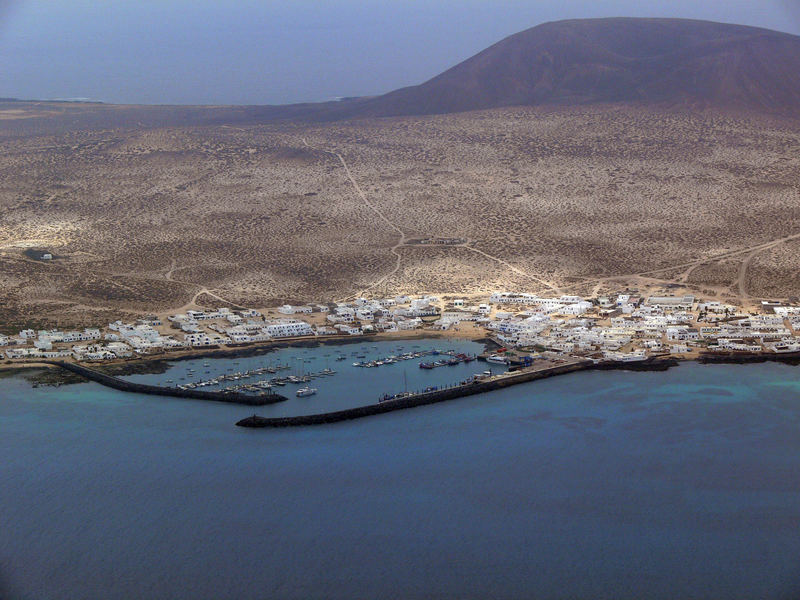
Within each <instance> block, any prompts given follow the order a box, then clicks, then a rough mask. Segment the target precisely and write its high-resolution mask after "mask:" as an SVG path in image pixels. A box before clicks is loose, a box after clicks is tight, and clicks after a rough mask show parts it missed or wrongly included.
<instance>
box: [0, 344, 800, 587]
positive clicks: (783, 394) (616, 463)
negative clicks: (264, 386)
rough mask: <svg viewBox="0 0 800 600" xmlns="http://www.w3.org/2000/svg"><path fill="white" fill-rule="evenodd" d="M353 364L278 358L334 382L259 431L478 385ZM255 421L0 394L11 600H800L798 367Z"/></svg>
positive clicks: (79, 388) (21, 386)
mask: <svg viewBox="0 0 800 600" xmlns="http://www.w3.org/2000/svg"><path fill="white" fill-rule="evenodd" d="M414 344H416V345H421V346H424V347H435V346H438V347H442V349H445V348H444V346H449V347H453V346H454V345H455V346H457V347H458V349H459V350H472V351H474V350H475V349H479V347H478V346H476V345H471V344H469V343H467V342H459V343H457V344H453V343H449V344H448V343H446V342H439V341H437V342H432V341H431V342H426V341H422V342H404V345H405V347H406V349H410V347H411V346H412V345H414ZM398 345H403V344H401V343H399V342H380V343H377V344H370V345H369V346H364V347H363V348H362V349H360V350H358V351H359V352H363V353H365V355H368V356H380V355H388V354H391V353H393V351H394V350H395V348H396V347H397V346H398ZM342 351H346V353H347V356H348V358H350V354H351V352H353V351H357V350H356V346H342V347H340V348H335V349H332V348H330V347H322V348H316V349H304V350H298V349H289V350H285V351H282V352H284V353H286V355H287V356H291V357H293V358H294V360H295V361H297V362H300V361H299V359H298V358H297V357H302V358H303V359H304V360H309V361H310V362H303V363H302V364H303V365H304V366H303V369H306V368H307V369H308V370H319V369H321V368H324V367H325V365H326V362H327V363H329V366H330V368H332V369H335V370H337V371H339V372H338V373H337V375H335V376H333V377H330V378H327V379H323V378H320V379H318V380H315V382H314V383H313V384H312V385H314V386H316V387H318V388H319V390H320V391H319V393H318V394H317V395H316V396H313V397H310V398H294V397H292V399H291V400H290V401H289V402H287V403H285V404H283V405H276V406H272V407H266V408H264V409H258V410H257V412H258V413H259V414H285V413H286V411H289V410H290V409H293V410H297V411H306V412H315V411H317V410H327V409H331V408H334V407H336V408H338V407H342V406H345V405H354V404H358V403H360V402H361V403H363V402H372V401H374V400H375V399H376V398H377V396H378V395H380V394H381V393H384V392H392V391H401V389H402V388H403V386H404V385H408V386H409V387H415V386H416V387H419V386H420V385H423V384H434V382H436V383H446V382H447V381H451V382H452V381H455V380H456V379H458V378H459V377H462V376H463V375H464V374H466V373H470V372H475V371H479V370H481V369H483V368H485V364H483V363H481V364H477V363H472V364H471V365H470V366H466V365H462V366H459V367H442V368H441V369H436V370H434V371H430V372H422V371H421V370H420V369H418V368H417V366H416V363H414V362H412V361H409V363H403V364H398V365H391V366H385V367H379V368H376V369H357V368H349V369H348V368H345V367H346V366H347V365H350V366H352V365H351V363H352V362H353V361H354V360H356V359H355V358H354V359H353V361H350V360H348V361H335V357H336V356H337V355H338V354H339V353H340V352H342ZM326 355H327V356H326ZM282 356H283V355H281V356H279V355H278V354H277V353H273V354H271V355H264V356H261V357H251V358H248V359H226V360H213V361H203V360H200V361H199V365H196V366H195V367H190V366H188V365H190V364H191V363H193V362H197V361H190V362H178V363H175V366H174V368H173V369H170V370H169V371H167V373H164V374H161V375H141V376H137V377H138V378H144V379H147V378H149V379H148V380H150V381H165V380H166V379H167V378H171V379H173V380H175V381H179V379H180V376H181V373H183V374H184V375H183V376H186V375H188V374H189V371H188V369H189V368H194V369H195V373H197V371H198V370H200V372H201V373H203V374H204V376H205V373H204V371H205V370H209V371H213V372H215V373H216V372H227V370H228V369H230V368H235V369H236V370H244V369H245V368H252V367H250V365H251V364H253V365H259V364H260V365H263V364H266V363H265V361H267V363H268V362H269V361H270V360H271V361H275V362H277V361H278V360H279V359H282ZM234 360H235V361H236V362H238V363H239V364H237V365H235V366H234V365H233V362H234ZM206 363H208V365H209V366H208V367H205V366H204V365H205V364H206ZM312 367H313V368H312ZM448 369H451V370H450V371H448ZM403 370H406V371H407V373H406V376H405V377H403V375H402V372H403ZM426 378H427V379H426ZM293 389H295V388H291V387H289V386H287V388H285V389H284V390H283V393H287V394H288V393H291V391H292V390H293ZM292 396H294V395H293V394H292ZM252 412H253V409H248V408H247V407H237V406H231V405H226V404H219V403H206V402H202V401H189V400H182V399H171V398H161V397H154V396H139V395H133V394H126V393H121V392H116V391H113V390H109V389H106V388H103V387H101V386H99V385H97V384H94V383H87V384H81V385H71V386H62V387H60V388H46V387H38V388H33V387H32V386H31V385H30V383H28V381H26V380H25V379H24V378H23V376H22V375H18V376H14V377H11V378H5V379H0V597H2V598H3V599H6V598H10V599H17V598H19V599H44V598H47V599H50V598H53V599H72V598H76V599H77V598H80V599H84V598H97V599H104V600H111V599H129V598H209V599H225V598H231V599H247V598H302V599H310V598H391V599H394V598H420V599H422V598H426V599H427V598H459V599H464V598H500V599H502V598H541V599H550V598H559V599H561V598H563V599H567V598H569V599H574V598H587V599H603V598H608V599H615V600H616V599H626V598H648V599H675V598H680V599H684V598H707V599H710V600H711V599H713V600H719V599H725V598H741V599H755V598H758V599H769V598H779V599H787V600H788V599H791V598H798V597H800V369H798V368H797V367H791V366H784V365H778V364H761V365H746V366H732V365H726V366H703V365H697V364H687V365H683V366H681V367H678V368H675V369H671V370H669V371H667V372H659V373H634V372H587V373H578V374H572V375H567V376H563V377H557V378H553V379H548V380H542V381H537V382H532V383H530V384H526V385H522V386H517V387H514V388H510V389H507V390H502V391H498V392H492V393H489V394H486V395H482V396H472V397H469V398H463V399H460V400H455V401H450V402H446V403H442V404H438V405H433V406H427V407H420V408H415V409H410V410H406V411H399V412H395V413H390V414H386V415H381V416H376V417H371V418H367V419H363V420H359V421H351V422H346V423H339V424H334V425H326V426H317V427H311V428H305V429H286V430H247V429H241V428H237V427H235V426H234V423H235V422H236V421H237V420H239V419H241V418H242V417H244V416H247V415H248V414H252Z"/></svg>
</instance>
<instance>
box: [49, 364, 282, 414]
mask: <svg viewBox="0 0 800 600" xmlns="http://www.w3.org/2000/svg"><path fill="white" fill-rule="evenodd" d="M48 362H49V364H52V365H56V366H58V367H61V368H62V369H64V370H66V371H70V372H71V373H75V374H77V375H80V376H82V377H85V378H86V379H89V380H91V381H95V382H97V383H99V384H102V385H105V386H107V387H110V388H114V389H115V390H120V391H123V392H135V393H137V394H149V395H155V396H172V397H175V398H191V399H193V400H211V401H214V402H227V403H228V404H244V405H247V406H266V405H268V404H275V403H276V402H282V401H284V400H286V397H285V396H281V395H280V394H274V393H273V394H262V395H259V396H253V395H249V394H241V393H238V392H211V391H201V390H192V389H179V388H170V387H161V386H158V385H147V384H143V383H136V382H134V381H126V380H125V379H119V378H118V377H113V376H111V375H106V374H105V373H101V372H100V371H96V370H95V369H90V368H88V367H84V366H83V365H78V364H75V363H69V362H65V361H48Z"/></svg>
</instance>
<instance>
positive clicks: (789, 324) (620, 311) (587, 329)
mask: <svg viewBox="0 0 800 600" xmlns="http://www.w3.org/2000/svg"><path fill="white" fill-rule="evenodd" d="M762 306H763V309H762V310H761V311H760V312H759V313H758V314H747V313H743V312H741V311H740V310H739V309H738V308H737V307H735V306H732V305H726V304H723V303H721V302H717V301H698V299H696V298H695V297H694V296H650V297H642V296H639V295H637V294H632V293H627V292H626V293H620V294H616V295H613V296H601V297H598V298H592V299H585V298H581V297H579V296H574V295H561V296H558V297H542V296H538V295H535V294H527V293H514V292H496V293H494V294H491V295H490V296H489V297H486V298H484V299H483V301H482V302H471V301H467V300H466V299H459V298H455V299H453V298H445V299H442V298H439V297H437V296H422V297H415V298H412V297H409V296H397V297H393V298H383V299H367V298H358V299H356V300H355V301H353V302H339V303H331V304H313V305H301V306H292V305H284V306H281V307H280V308H278V309H277V311H274V312H273V313H272V314H271V316H270V314H267V315H264V314H262V313H261V312H259V311H257V310H233V309H228V308H219V309H217V310H209V311H196V310H188V311H186V312H185V313H181V314H174V315H170V316H169V317H167V318H166V319H164V320H163V321H162V319H160V318H159V317H156V316H151V317H145V318H142V319H139V320H138V321H136V322H135V323H123V322H121V321H116V322H114V323H110V324H108V326H107V327H105V328H103V329H84V330H82V331H63V332H62V331H58V330H41V331H33V330H30V329H28V330H25V331H21V332H19V334H18V335H15V336H3V335H0V346H3V347H5V348H4V350H5V355H6V357H7V358H9V359H31V358H33V359H35V358H41V359H57V358H74V359H76V360H81V361H100V360H110V359H116V358H128V357H133V356H137V355H142V354H152V353H161V352H167V351H172V350H185V349H192V348H202V347H210V346H235V345H240V344H254V343H262V342H269V341H273V340H278V339H295V338H309V337H316V336H353V335H362V334H365V333H378V332H395V331H408V330H413V329H420V328H430V329H439V330H442V329H445V330H446V329H450V328H458V327H460V324H462V323H470V324H471V326H472V327H478V328H482V329H483V330H484V331H485V332H486V333H487V334H488V335H490V336H492V337H493V338H494V339H496V340H497V341H498V342H499V343H501V344H503V345H505V346H509V347H516V348H521V349H523V350H526V351H530V352H534V351H543V350H548V351H554V352H559V353H562V354H569V355H575V356H584V357H589V358H593V359H597V360H603V359H605V360H617V361H635V360H643V359H645V358H647V357H649V356H653V355H660V354H674V355H680V354H684V355H686V354H691V353H696V352H700V351H747V352H775V353H784V352H800V341H798V338H797V337H796V332H797V331H798V329H800V307H798V306H794V305H790V304H787V303H777V302H765V303H763V305H762Z"/></svg>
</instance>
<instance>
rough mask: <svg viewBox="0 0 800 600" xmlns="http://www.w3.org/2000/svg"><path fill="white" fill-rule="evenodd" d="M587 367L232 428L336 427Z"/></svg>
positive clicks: (518, 374) (247, 422)
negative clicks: (344, 423)
mask: <svg viewBox="0 0 800 600" xmlns="http://www.w3.org/2000/svg"><path fill="white" fill-rule="evenodd" d="M591 367H592V363H591V362H590V361H585V362H584V361H582V362H579V363H569V364H565V365H559V366H556V367H551V368H549V369H542V370H538V371H536V370H530V371H518V372H516V373H514V374H512V375H508V376H506V377H502V378H498V379H493V380H491V381H476V382H473V383H469V384H465V385H458V386H454V387H451V388H445V389H439V390H435V391H432V392H423V393H420V394H415V395H413V396H408V397H405V398H399V399H397V400H388V401H386V402H380V403H378V404H369V405H367V406H359V407H356V408H348V409H346V410H338V411H335V412H328V413H318V414H314V415H298V416H294V417H259V416H256V415H253V416H252V417H247V418H245V419H242V420H241V421H239V422H238V423H236V424H237V425H238V426H240V427H299V426H304V425H323V424H326V423H337V422H340V421H349V420H352V419H361V418H363V417H369V416H372V415H380V414H384V413H388V412H393V411H396V410H403V409H406V408H414V407H416V406H425V405H427V404H435V403H437V402H444V401H446V400H453V399H455V398H462V397H464V396H472V395H474V394H483V393H485V392H491V391H494V390H499V389H502V388H506V387H510V386H512V385H517V384H520V383H524V382H527V381H533V380H535V379H544V378H546V377H553V376H555V375H562V374H564V373H571V372H574V371H582V370H585V369H587V368H591Z"/></svg>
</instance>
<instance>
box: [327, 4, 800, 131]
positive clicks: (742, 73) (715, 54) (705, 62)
mask: <svg viewBox="0 0 800 600" xmlns="http://www.w3.org/2000/svg"><path fill="white" fill-rule="evenodd" d="M601 102H627V103H643V104H664V105H687V106H691V107H693V108H716V107H720V108H738V109H748V110H757V111H779V112H794V113H797V112H800V37H798V36H794V35H790V34H787V33H780V32H776V31H771V30H768V29H760V28H755V27H746V26H741V25H727V24H722V23H712V22H707V21H693V20H685V19H637V18H611V19H586V20H569V21H557V22H552V23H544V24H542V25H539V26H537V27H533V28H531V29H528V30H525V31H522V32H520V33H517V34H515V35H512V36H510V37H507V38H505V39H504V40H502V41H500V42H498V43H496V44H494V45H493V46H491V47H489V48H487V49H486V50H484V51H483V52H480V53H479V54H476V55H475V56H473V57H472V58H469V59H467V60H465V61H464V62H462V63H460V64H458V65H456V66H454V67H453V68H451V69H449V70H447V71H445V72H444V73H442V74H440V75H438V76H437V77H434V78H433V79H431V80H429V81H426V82H425V83H423V84H421V85H417V86H412V87H407V88H402V89H399V90H396V91H394V92H390V93H388V94H385V95H383V96H378V97H373V98H369V99H361V100H360V101H356V102H354V103H352V104H350V103H348V104H349V106H347V108H345V107H341V108H343V109H345V110H344V111H343V112H347V113H351V114H352V115H353V116H397V115H414V114H439V113H451V112H460V111H468V110H479V109H488V108H497V107H503V106H520V105H522V106H526V105H527V106H530V105H541V104H568V105H574V104H591V103H601Z"/></svg>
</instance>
